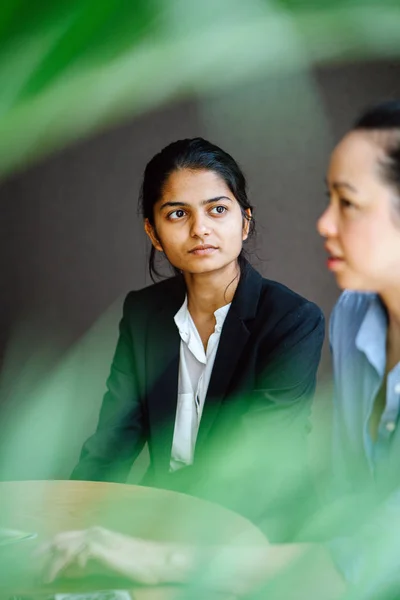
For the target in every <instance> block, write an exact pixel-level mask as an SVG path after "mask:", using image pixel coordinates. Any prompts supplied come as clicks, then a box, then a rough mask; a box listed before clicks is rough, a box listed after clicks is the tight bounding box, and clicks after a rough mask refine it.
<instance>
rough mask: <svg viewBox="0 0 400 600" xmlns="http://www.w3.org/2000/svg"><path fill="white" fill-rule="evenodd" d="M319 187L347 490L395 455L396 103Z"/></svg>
mask: <svg viewBox="0 0 400 600" xmlns="http://www.w3.org/2000/svg"><path fill="white" fill-rule="evenodd" d="M327 184H328V191H329V197H330V202H329V205H328V207H327V209H326V210H325V212H324V213H323V215H322V216H321V218H320V219H319V222H318V231H319V232H320V234H321V235H322V236H323V237H324V239H325V248H326V250H327V252H328V261H327V265H328V268H329V269H330V270H331V271H332V272H333V273H334V275H335V277H336V281H337V283H338V285H339V287H340V288H342V289H345V290H346V291H344V293H343V294H342V296H341V297H340V299H339V301H338V303H337V305H336V306H335V309H334V311H333V314H332V317H331V323H330V343H331V347H332V352H333V367H334V378H335V430H334V443H335V454H336V455H338V456H340V459H341V460H340V462H341V464H342V466H345V470H346V471H348V469H349V468H351V472H352V475H353V477H355V478H356V479H355V480H354V479H353V481H352V482H350V484H351V485H352V486H353V487H354V484H355V483H356V482H358V481H359V479H360V477H362V478H363V477H364V475H365V474H368V473H373V474H375V475H376V476H378V477H380V475H383V474H384V473H383V471H384V472H385V473H386V472H387V466H388V462H390V454H391V453H393V452H394V453H395V454H396V455H398V450H400V435H399V431H398V428H397V418H398V412H399V403H400V364H399V361H400V300H399V299H400V103H399V102H390V103H387V104H384V105H380V106H378V107H376V108H373V109H372V110H370V111H368V112H367V113H365V114H364V115H363V116H362V117H361V118H360V119H359V120H358V121H357V122H356V124H355V126H354V128H353V129H352V130H351V131H350V132H349V133H348V134H347V135H346V136H345V137H344V138H343V139H342V141H341V142H340V143H339V144H338V146H337V147H336V148H335V150H334V152H333V154H332V158H331V162H330V166H329V170H328V176H327ZM349 457H352V458H354V460H351V461H349ZM356 459H357V460H356ZM358 459H359V460H358ZM381 467H382V468H381ZM385 479H386V478H385ZM385 483H386V484H387V483H388V481H387V479H386V481H385ZM393 483H395V484H396V485H397V482H393ZM382 484H383V481H382Z"/></svg>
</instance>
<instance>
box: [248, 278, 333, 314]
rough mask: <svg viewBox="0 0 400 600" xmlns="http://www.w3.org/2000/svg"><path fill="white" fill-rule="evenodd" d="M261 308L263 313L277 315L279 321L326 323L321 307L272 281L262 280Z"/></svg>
mask: <svg viewBox="0 0 400 600" xmlns="http://www.w3.org/2000/svg"><path fill="white" fill-rule="evenodd" d="M259 308H260V310H261V311H262V312H265V311H267V310H268V311H270V314H275V318H276V320H277V321H278V320H280V319H289V320H292V321H296V320H298V319H311V320H315V321H320V322H322V323H323V322H324V315H323V312H322V310H321V309H320V308H319V306H317V305H316V304H315V303H314V302H312V301H311V300H308V299H307V298H304V297H303V296H301V295H300V294H298V293H297V292H294V291H293V290H291V289H290V288H288V287H287V286H286V285H284V284H282V283H279V282H278V281H273V280H271V279H265V278H263V279H262V288H261V294H260V304H259Z"/></svg>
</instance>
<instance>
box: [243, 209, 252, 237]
mask: <svg viewBox="0 0 400 600" xmlns="http://www.w3.org/2000/svg"><path fill="white" fill-rule="evenodd" d="M244 212H245V213H246V215H247V219H246V218H245V217H243V235H242V240H243V241H245V240H247V238H248V236H249V231H250V221H251V219H252V218H253V216H252V212H251V208H246V209H245V211H244Z"/></svg>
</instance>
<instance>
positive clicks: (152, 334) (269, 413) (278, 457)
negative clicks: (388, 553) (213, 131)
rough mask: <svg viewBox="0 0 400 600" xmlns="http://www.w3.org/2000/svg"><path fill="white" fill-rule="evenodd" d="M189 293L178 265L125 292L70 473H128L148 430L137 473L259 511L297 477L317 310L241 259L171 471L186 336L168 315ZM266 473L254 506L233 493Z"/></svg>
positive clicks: (94, 476)
mask: <svg viewBox="0 0 400 600" xmlns="http://www.w3.org/2000/svg"><path fill="white" fill-rule="evenodd" d="M185 293H186V288H185V284H184V280H183V278H182V277H180V276H177V277H173V278H170V279H167V280H165V281H162V282H160V283H157V284H155V285H152V286H150V287H147V288H144V289H142V290H139V291H135V292H130V293H129V294H128V296H127V297H126V300H125V303H124V310H123V318H122V320H121V323H120V336H119V340H118V344H117V348H116V352H115V356H114V360H113V363H112V367H111V373H110V376H109V378H108V381H107V387H108V391H107V393H106V394H105V397H104V400H103V404H102V407H101V412H100V417H99V423H98V426H97V430H96V432H95V434H94V435H93V436H92V437H91V438H89V439H88V440H87V442H86V443H85V444H84V446H83V449H82V453H81V457H80V461H79V463H78V465H77V466H76V467H75V469H74V471H73V474H72V478H74V479H88V480H99V481H119V482H124V481H125V480H126V478H127V476H128V473H129V470H130V468H131V465H132V463H133V461H134V460H135V458H136V457H137V456H138V454H139V453H140V451H141V449H142V447H143V445H144V443H145V442H146V441H147V442H148V444H149V450H150V458H151V464H150V468H149V471H148V473H147V475H146V477H145V481H144V483H146V484H147V485H156V486H160V487H166V488H171V489H176V490H179V491H184V492H189V493H194V494H196V495H200V496H205V497H208V498H211V499H213V500H217V501H219V502H222V503H223V504H225V505H229V506H231V507H232V508H235V509H236V510H239V512H242V513H243V514H246V516H250V518H253V520H255V521H257V519H260V518H261V517H260V514H258V516H257V515H255V513H257V512H260V510H262V511H263V512H264V509H263V507H265V506H266V505H269V506H272V505H273V504H274V503H275V504H277V505H279V506H282V498H285V497H291V492H290V490H291V485H290V484H289V481H288V478H289V479H290V478H292V479H293V486H294V487H296V489H297V482H295V481H294V479H299V477H302V475H300V474H301V473H302V472H303V467H304V464H305V463H304V461H305V451H306V450H305V439H306V433H307V428H308V419H309V413H310V403H311V398H312V395H313V392H314V389H315V382H316V372H317V367H318V363H319V359H320V352H321V346H322V342H323V338H324V318H323V315H322V312H321V311H320V309H319V308H318V307H317V306H316V305H315V304H313V303H312V302H309V301H307V300H305V299H304V298H302V297H301V296H299V295H298V294H296V293H294V292H293V291H291V290H289V289H288V288H287V287H285V286H284V285H282V284H280V283H277V282H274V281H269V280H268V279H263V278H262V276H261V275H260V274H259V273H258V272H257V271H256V270H255V269H253V268H252V267H251V266H250V265H249V264H248V263H246V265H245V267H244V269H243V272H242V275H241V278H240V281H239V284H238V287H237V289H236V292H235V295H234V298H233V300H232V305H231V308H230V310H229V312H228V314H227V317H226V319H225V322H224V325H223V328H222V332H221V337H220V342H219V346H218V351H217V355H216V358H215V362H214V367H213V371H212V375H211V379H210V383H209V387H208V391H207V396H206V400H205V404H204V409H203V414H202V419H201V423H200V428H199V432H198V437H197V443H196V450H195V459H194V465H193V466H192V467H187V468H184V469H182V470H180V471H178V472H176V473H173V474H170V473H169V462H170V457H171V447H172V438H173V431H174V423H175V413H176V407H177V396H178V393H177V390H178V369H179V350H180V342H181V338H180V336H179V332H178V329H177V327H176V325H175V322H174V315H175V314H176V312H177V311H178V310H179V308H180V307H181V305H182V303H183V301H184V298H185ZM224 457H226V458H227V459H229V461H227V462H224V460H223V459H224ZM296 465H297V467H298V468H297V469H296V468H294V467H296ZM264 481H267V482H268V483H266V486H267V487H268V489H269V493H268V500H266V499H264V500H265V501H262V502H261V504H260V506H259V507H257V508H256V509H255V510H253V508H252V510H251V511H249V510H247V509H246V510H245V509H243V507H241V506H240V503H241V501H239V500H237V499H236V500H235V501H233V499H232V496H233V495H234V494H233V488H234V487H235V486H236V487H237V488H240V489H243V487H244V486H245V487H246V486H247V489H248V491H250V489H251V486H252V485H255V484H256V485H257V486H258V487H257V489H256V490H253V495H254V494H256V495H257V496H260V485H263V482H264ZM211 482H212V483H211ZM272 482H273V483H272ZM249 485H250V488H249V487H248V486H249ZM227 491H228V492H229V493H228V494H227ZM263 494H264V492H263V493H262V494H261V496H263ZM271 494H272V495H271ZM242 495H243V494H242ZM225 496H228V498H225ZM283 504H284V501H283ZM261 505H262V506H261ZM249 512H250V513H251V514H249Z"/></svg>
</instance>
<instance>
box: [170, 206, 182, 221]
mask: <svg viewBox="0 0 400 600" xmlns="http://www.w3.org/2000/svg"><path fill="white" fill-rule="evenodd" d="M185 214H186V213H185V211H184V210H182V209H181V208H178V210H174V211H173V212H171V213H169V215H168V219H171V220H172V221H176V219H182V217H184V216H185Z"/></svg>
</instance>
